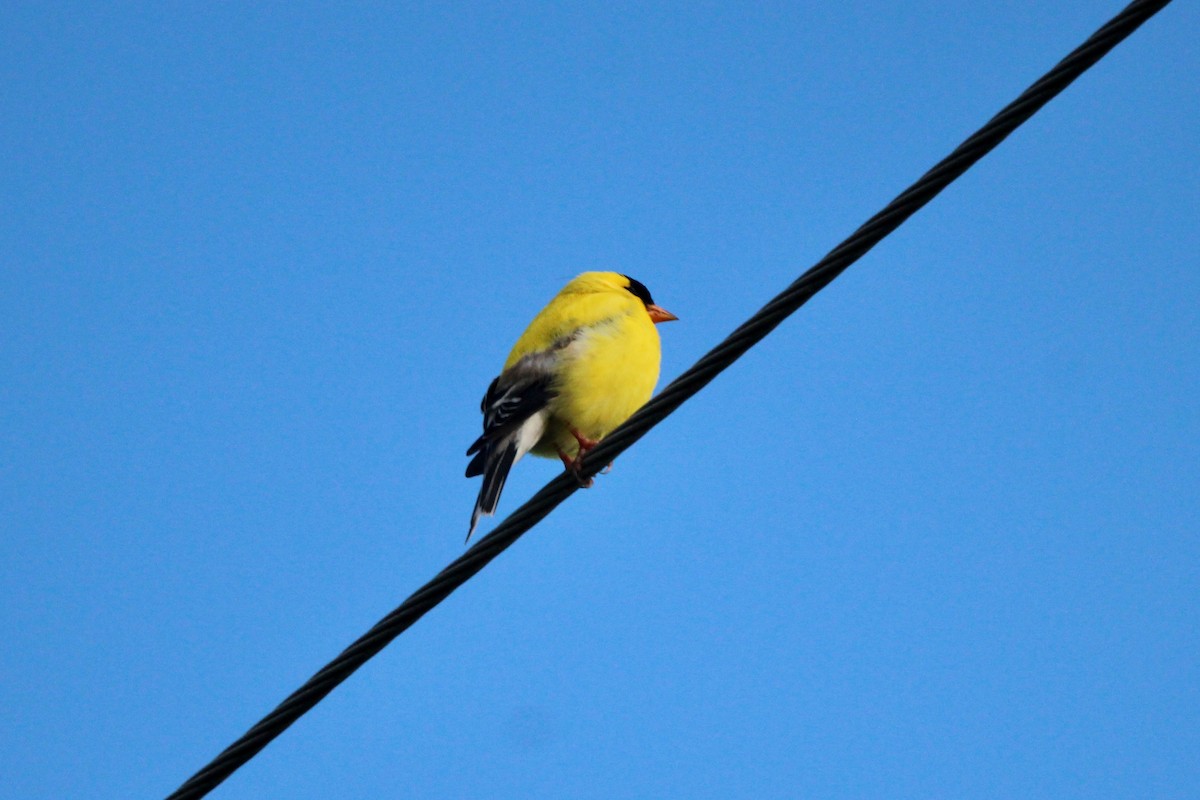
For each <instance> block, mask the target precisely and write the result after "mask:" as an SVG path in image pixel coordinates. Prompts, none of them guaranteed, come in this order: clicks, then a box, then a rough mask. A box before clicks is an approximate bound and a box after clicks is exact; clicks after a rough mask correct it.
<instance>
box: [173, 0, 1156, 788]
mask: <svg viewBox="0 0 1200 800" xmlns="http://www.w3.org/2000/svg"><path fill="white" fill-rule="evenodd" d="M1169 2H1170V0H1135V2H1132V3H1130V4H1129V5H1128V6H1127V7H1126V8H1125V9H1124V10H1123V11H1121V13H1119V14H1117V16H1115V17H1113V18H1112V19H1111V20H1109V21H1108V23H1106V24H1105V25H1104V26H1103V27H1102V28H1100V29H1099V30H1097V31H1096V32H1095V33H1094V34H1092V36H1091V37H1090V38H1089V39H1088V40H1087V41H1086V42H1084V43H1083V44H1082V45H1080V46H1079V47H1077V48H1076V49H1075V50H1074V51H1072V52H1071V53H1070V54H1069V55H1068V56H1067V57H1066V58H1064V59H1063V60H1062V61H1060V62H1059V63H1058V64H1057V65H1056V66H1055V67H1054V68H1053V69H1052V70H1050V71H1049V72H1047V73H1046V74H1045V75H1043V76H1042V77H1041V78H1040V79H1039V80H1038V81H1037V82H1036V83H1034V84H1033V85H1032V86H1030V87H1029V88H1028V89H1026V90H1025V91H1024V92H1023V93H1022V94H1021V96H1020V97H1018V98H1017V99H1016V100H1014V101H1013V102H1011V103H1009V104H1008V105H1007V106H1005V107H1004V109H1003V110H1001V111H1000V113H998V114H997V115H996V116H994V117H992V119H991V120H989V121H988V122H987V124H986V125H984V126H983V127H982V128H980V129H979V130H978V131H976V132H975V133H974V134H972V135H971V136H970V138H968V139H967V140H966V141H964V142H963V143H962V144H961V145H959V146H958V147H957V148H956V149H955V150H954V152H952V153H951V154H950V155H948V156H947V157H946V158H944V159H942V160H941V161H940V162H938V164H937V165H936V166H934V167H933V169H931V170H929V171H928V172H926V173H925V174H924V175H923V176H921V178H920V179H919V180H917V182H916V183H914V184H913V185H912V186H910V187H909V188H907V189H905V190H904V192H902V193H901V194H900V195H899V196H898V197H897V198H896V199H895V200H893V201H892V202H891V203H889V204H888V205H887V206H886V207H885V208H884V209H883V210H882V211H880V212H879V213H878V214H876V215H875V216H873V217H871V218H870V219H869V220H867V221H866V222H865V223H864V224H863V225H862V226H861V227H860V228H859V229H858V230H857V231H855V232H854V233H853V234H852V235H851V236H850V237H849V238H848V239H846V240H845V241H844V242H842V243H841V244H839V245H838V246H837V247H835V248H834V249H833V250H832V251H830V252H829V254H828V255H826V256H825V257H824V258H822V259H821V260H820V261H818V262H817V263H816V265H814V266H813V267H812V268H811V269H809V270H808V271H807V272H805V273H804V274H803V275H801V276H800V277H799V278H798V279H797V280H796V281H795V282H794V283H792V285H791V286H789V287H788V288H787V289H785V290H784V291H783V292H782V293H780V294H779V295H778V296H776V297H775V298H774V299H773V300H771V301H770V302H769V303H767V304H766V305H765V306H763V307H762V308H761V309H760V310H759V311H758V313H756V314H755V315H754V316H752V317H751V318H750V319H749V320H747V321H746V322H745V323H743V324H742V326H741V327H739V328H738V329H737V330H735V331H734V332H733V333H732V334H730V335H729V337H728V338H726V339H725V341H723V342H721V343H720V344H719V345H717V346H716V347H714V348H713V349H712V350H711V351H709V353H708V354H707V355H705V356H704V357H703V358H701V359H700V360H699V361H697V362H696V363H695V364H694V365H693V366H692V367H691V368H690V369H689V370H687V371H686V372H684V373H683V374H682V375H680V376H679V377H678V378H676V379H675V380H674V381H672V382H671V384H670V385H669V386H668V387H667V388H666V389H664V390H663V391H662V393H660V394H659V395H658V396H657V397H655V398H654V399H653V400H651V401H650V402H649V403H647V404H646V405H644V406H643V407H642V408H641V409H640V410H638V412H637V413H636V414H634V415H633V416H632V417H630V418H629V420H627V421H626V422H625V423H624V424H623V425H621V427H619V428H617V430H615V431H613V432H612V433H610V434H609V435H608V436H606V437H605V438H604V440H603V441H602V442H601V443H600V444H599V446H597V447H596V449H594V450H592V451H591V452H590V453H589V454H588V455H587V457H586V458H585V459H584V462H583V466H582V469H581V472H582V474H583V476H585V477H591V476H593V475H595V474H596V473H597V472H598V471H599V470H600V468H601V467H602V466H603V465H605V464H608V463H609V462H611V461H613V460H614V459H615V458H616V457H617V456H618V455H620V454H621V453H623V452H625V450H626V449H628V448H629V447H630V446H631V445H632V444H633V443H634V442H636V441H637V440H638V439H640V438H642V436H644V435H645V434H646V433H647V432H648V431H649V430H650V429H651V428H653V427H654V426H655V425H657V424H658V423H659V422H661V421H662V420H663V419H665V418H666V417H667V416H668V415H669V414H670V413H671V412H672V411H674V410H675V409H676V408H678V407H679V406H680V405H682V404H683V403H684V402H685V401H686V400H687V399H688V398H690V397H691V396H692V395H694V394H696V393H697V392H698V391H700V390H701V389H702V388H704V386H706V385H707V384H708V382H709V381H711V380H712V379H713V378H715V377H716V376H717V375H718V374H720V373H721V372H722V371H723V370H724V369H725V368H726V367H728V366H730V365H731V364H732V363H733V362H734V361H736V360H737V359H738V358H739V357H741V355H742V354H743V353H745V352H746V351H747V350H749V349H750V348H751V347H753V346H754V345H755V344H757V343H758V342H759V341H761V340H762V339H763V338H764V337H765V336H766V335H767V334H768V333H770V332H771V331H772V330H774V329H775V327H776V326H777V325H779V323H781V322H783V320H784V319H786V318H787V317H788V316H789V315H791V314H792V313H793V312H794V311H796V310H797V309H798V308H800V306H802V305H804V304H805V303H807V302H808V301H809V299H811V298H812V296H813V295H815V294H816V293H817V292H819V291H820V290H821V289H823V288H825V287H826V286H827V285H829V283H830V282H832V281H833V279H834V278H836V277H837V276H838V275H840V274H841V273H842V272H843V271H844V270H845V269H846V268H847V267H849V266H850V265H851V264H853V263H854V262H855V261H857V260H858V259H859V258H861V257H862V256H863V255H864V254H866V253H867V251H869V250H870V249H871V248H872V247H874V246H875V245H876V244H878V243H879V242H880V241H881V240H882V239H883V238H884V237H885V236H887V235H888V234H890V233H891V232H892V231H894V230H895V229H896V228H898V227H899V226H900V225H901V224H902V223H903V222H904V221H905V220H906V219H908V218H909V217H910V216H912V215H913V214H914V213H916V212H917V211H918V210H919V209H920V208H921V207H922V206H924V205H925V204H926V203H928V202H929V201H930V200H932V199H933V198H934V197H936V196H937V194H938V193H939V192H941V191H942V189H945V188H946V187H947V186H949V185H950V183H951V182H952V181H954V180H955V179H956V178H958V177H959V176H960V175H962V174H963V173H964V172H966V171H967V169H969V168H970V167H971V166H972V165H973V164H975V162H977V161H979V159H981V158H983V157H984V156H985V155H987V154H988V153H989V152H990V151H991V150H992V149H993V148H994V147H995V146H996V145H998V144H1000V142H1001V141H1003V140H1004V139H1005V137H1007V136H1008V135H1009V134H1010V133H1012V132H1013V131H1014V130H1016V129H1017V128H1018V127H1019V126H1020V125H1021V124H1022V123H1024V122H1025V121H1026V120H1027V119H1029V118H1030V117H1031V116H1033V115H1034V114H1035V113H1036V112H1037V111H1038V110H1039V109H1040V108H1041V107H1042V106H1044V105H1045V104H1046V103H1048V102H1049V101H1050V100H1051V99H1053V98H1054V97H1055V96H1056V95H1058V93H1059V92H1061V91H1062V90H1063V89H1065V88H1066V87H1067V86H1068V85H1070V83H1071V82H1072V81H1074V80H1075V79H1076V78H1078V77H1079V76H1080V75H1082V74H1083V73H1084V72H1086V71H1087V69H1088V68H1089V67H1091V66H1092V65H1093V64H1095V63H1096V62H1097V61H1099V60H1100V59H1101V58H1102V57H1104V55H1105V54H1107V53H1108V51H1110V50H1111V49H1112V48H1114V47H1116V46H1117V44H1119V43H1120V42H1121V41H1122V40H1124V39H1125V37H1127V36H1129V34H1131V33H1133V31H1135V30H1136V29H1137V28H1138V27H1139V26H1140V25H1141V24H1142V23H1143V22H1145V21H1146V20H1148V19H1149V18H1150V17H1152V16H1154V15H1155V14H1156V13H1158V12H1159V11H1160V10H1162V9H1163V8H1164V7H1165V6H1166V5H1167V4H1168V3H1169ZM578 488H579V484H578V483H577V482H576V480H575V478H574V477H571V476H568V475H567V474H566V473H565V472H564V473H562V474H560V475H559V476H558V477H556V478H555V479H554V480H552V481H550V482H549V483H548V484H546V485H545V486H544V487H542V489H541V490H540V491H539V492H538V493H537V494H535V495H534V496H533V497H532V498H530V499H529V500H528V501H527V502H526V503H525V504H524V505H523V506H521V507H520V508H518V509H517V510H516V511H514V512H513V513H512V514H511V515H509V517H508V518H507V519H505V520H504V522H502V523H500V525H498V526H497V527H496V528H495V530H493V531H492V532H491V533H489V534H488V535H487V536H485V537H483V538H482V539H480V540H479V541H478V542H477V543H476V544H475V546H474V547H472V548H471V549H470V550H468V551H467V552H465V553H464V554H463V555H461V556H460V557H459V558H457V559H455V561H454V562H453V563H451V564H450V565H449V566H447V567H446V568H445V569H443V570H442V571H441V572H439V573H438V574H437V576H436V577H435V578H434V579H433V580H431V581H430V582H429V583H427V584H425V585H424V586H422V587H421V588H420V589H418V590H417V591H416V592H414V593H413V594H412V596H410V597H409V598H408V599H407V600H405V601H404V602H403V603H401V604H400V606H399V607H398V608H397V609H396V610H395V611H393V612H392V613H390V614H388V615H387V616H386V617H384V618H383V619H382V620H380V621H379V622H378V623H376V624H375V626H374V627H373V628H371V629H370V630H369V631H367V633H365V634H363V636H362V637H360V638H359V639H358V641H356V642H354V644H352V645H350V646H349V647H348V648H346V649H345V650H344V651H343V652H342V653H341V655H339V656H338V657H337V658H335V659H334V660H333V661H331V662H330V663H329V664H327V665H326V666H325V667H324V668H322V669H321V671H320V672H318V673H317V674H316V675H313V676H312V678H310V679H309V680H308V682H307V683H305V684H304V685H303V686H301V687H300V688H299V689H297V690H296V691H295V692H294V693H293V694H292V695H291V696H290V697H288V698H287V699H286V700H284V701H283V702H282V703H280V704H279V706H278V707H277V708H276V709H275V710H274V711H272V712H271V713H270V714H268V715H267V716H266V717H264V718H263V719H262V720H261V721H259V722H258V723H257V724H256V725H254V727H252V728H251V729H250V730H248V731H247V732H246V733H245V734H244V735H243V736H242V737H241V738H240V739H238V740H237V741H236V742H234V743H233V744H232V745H230V746H229V747H228V748H226V749H225V750H224V751H223V752H222V753H221V754H220V755H218V756H217V757H216V758H215V759H213V761H212V762H211V763H209V764H208V765H207V766H206V767H204V768H203V769H201V770H200V771H199V772H197V773H196V774H195V775H193V776H192V777H191V778H189V779H188V780H187V782H185V783H184V784H183V785H182V786H180V787H179V788H178V789H177V790H176V791H175V792H174V793H173V794H171V795H170V796H169V797H168V798H167V800H184V799H185V798H186V799H187V800H195V798H200V797H203V796H204V795H206V794H208V793H209V792H210V791H212V789H214V788H215V787H216V786H217V785H218V784H220V783H221V782H222V781H223V780H225V779H226V778H228V777H229V776H230V775H231V774H232V773H233V772H234V771H235V770H237V769H238V768H239V767H241V766H242V765H243V764H245V763H246V762H247V761H249V760H250V759H251V758H253V757H254V756H255V755H256V754H257V753H258V752H259V751H260V750H262V749H263V748H264V747H266V746H267V744H269V743H270V742H271V741H272V740H273V739H274V738H275V737H276V736H278V735H279V734H281V733H283V731H284V730H286V729H287V728H288V726H289V725H291V724H292V723H293V722H295V721H296V720H297V719H299V718H300V717H301V716H302V715H304V714H305V713H306V712H307V711H308V710H309V709H311V708H312V707H313V706H315V705H316V704H317V703H319V702H320V701H321V699H322V698H324V697H325V695H327V694H329V693H330V692H331V691H333V689H334V688H336V687H337V686H338V684H340V683H341V682H342V681H344V680H345V679H346V678H348V677H350V675H351V674H352V673H353V672H354V671H355V670H356V669H358V668H359V667H361V666H362V665H363V664H365V663H366V662H367V661H368V660H369V659H370V658H371V657H372V656H374V655H375V654H376V653H378V652H379V651H380V650H382V649H383V648H384V647H386V646H387V645H388V643H389V642H391V641H392V640H393V639H395V638H396V637H397V636H399V635H400V634H401V633H403V632H404V631H405V630H407V629H408V628H409V626H411V625H412V624H413V623H414V622H416V621H417V620H418V619H420V618H421V617H422V616H424V615H425V613H426V612H427V611H429V610H430V609H431V608H433V607H434V606H436V605H437V604H438V603H440V602H441V601H442V600H444V599H446V597H447V596H449V595H450V593H451V592H453V591H454V590H455V589H457V588H458V587H459V586H461V585H462V584H464V583H465V582H466V581H467V580H469V579H470V578H471V577H472V576H473V575H475V573H477V572H479V571H480V570H481V569H483V568H484V567H485V566H486V565H487V564H488V562H490V561H491V560H492V559H494V558H495V557H496V556H498V555H500V553H502V552H504V551H505V550H506V549H507V548H508V547H509V545H511V544H512V543H513V542H515V541H516V540H517V539H518V538H520V536H521V535H522V534H524V533H525V532H526V531H527V530H529V529H530V528H532V527H533V526H534V525H536V524H537V523H538V522H539V521H541V520H542V519H543V518H544V517H545V516H546V515H547V514H549V513H550V512H551V511H552V510H554V508H555V507H556V506H557V505H558V504H559V503H561V502H562V501H563V500H565V499H567V497H569V496H570V495H571V494H573V493H574V492H575V490H576V489H578Z"/></svg>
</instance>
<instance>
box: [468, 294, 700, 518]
mask: <svg viewBox="0 0 1200 800" xmlns="http://www.w3.org/2000/svg"><path fill="white" fill-rule="evenodd" d="M673 319H678V317H676V316H675V315H674V314H672V313H671V312H669V311H667V310H666V309H664V308H661V307H659V306H657V305H655V303H654V300H653V299H652V298H651V297H650V291H649V290H648V289H647V288H646V287H645V285H644V284H642V283H641V282H640V281H636V280H634V279H633V278H630V277H629V276H627V275H621V274H619V273H616V272H585V273H583V274H582V275H579V276H578V277H576V278H575V279H574V280H572V281H571V282H570V283H568V284H567V285H566V286H564V287H563V288H562V291H560V292H559V293H558V294H557V295H555V297H554V299H553V300H551V301H550V303H549V304H548V305H547V306H546V307H545V308H543V309H542V310H541V312H540V313H538V315H537V316H536V317H534V318H533V322H531V323H529V327H528V328H526V330H525V333H523V334H521V338H520V339H517V343H516V345H514V346H513V349H512V352H511V353H509V354H508V359H507V360H506V361H505V362H504V368H503V370H501V372H500V374H499V375H498V376H497V377H496V378H495V379H494V380H493V381H492V384H491V386H489V387H488V390H487V393H486V394H485V395H484V396H483V402H482V403H481V404H480V408H481V410H482V411H483V435H482V436H480V437H479V438H478V439H476V440H475V444H473V445H471V448H470V449H469V450H467V455H474V456H475V457H474V458H472V459H471V463H470V464H468V465H467V477H468V478H472V477H474V476H476V475H482V476H483V486H481V487H480V489H479V498H478V499H477V500H476V501H475V510H474V511H473V512H472V513H471V528H470V530H469V531H467V541H470V540H471V534H472V533H474V532H475V526H476V525H477V524H478V523H479V518H480V517H481V516H484V515H488V516H490V515H492V514H494V513H496V505H497V503H499V501H500V492H501V490H503V489H504V481H505V479H506V478H507V477H508V471H509V470H510V469H512V466H513V464H515V463H516V462H517V460H518V459H520V458H521V456H523V455H525V454H526V453H530V452H532V453H533V454H534V455H535V456H545V457H549V458H552V457H554V456H556V455H557V456H558V457H559V458H561V459H562V461H563V464H564V465H566V467H567V469H568V470H569V471H571V472H572V473H574V474H575V476H576V478H579V466H580V462H581V461H582V459H583V456H584V455H585V454H586V453H587V452H588V451H589V450H591V449H592V448H593V447H595V446H596V445H597V444H599V443H600V439H602V438H604V437H605V436H606V435H608V434H609V433H610V432H611V431H612V430H613V429H614V428H616V427H617V426H618V425H620V424H621V423H622V422H624V421H625V420H627V419H629V417H630V415H632V414H633V412H634V411H637V410H638V408H640V407H641V406H642V405H643V404H644V403H645V402H646V401H647V400H649V399H650V395H651V394H652V393H653V392H654V385H655V384H656V383H658V369H659V362H660V361H661V359H662V352H661V349H660V346H659V340H658V330H657V329H656V328H655V327H654V326H655V324H657V323H659V322H668V321H670V320H673ZM581 483H583V482H582V480H581ZM584 485H588V486H590V485H591V483H590V481H589V482H587V483H586V484H584Z"/></svg>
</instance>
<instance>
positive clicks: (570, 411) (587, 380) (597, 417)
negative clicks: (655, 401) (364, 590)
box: [534, 307, 661, 457]
mask: <svg viewBox="0 0 1200 800" xmlns="http://www.w3.org/2000/svg"><path fill="white" fill-rule="evenodd" d="M570 353H571V355H569V356H568V361H567V362H566V363H565V365H564V368H563V370H562V372H561V373H560V376H559V381H558V383H557V387H556V388H557V389H558V396H557V397H556V398H555V399H554V400H553V401H552V402H551V418H550V422H551V424H550V426H549V427H548V429H547V431H546V435H545V436H543V438H542V441H541V442H539V443H538V446H537V447H536V448H535V449H534V452H535V453H537V454H538V455H547V456H552V455H555V454H556V453H557V451H559V450H562V451H563V452H565V453H566V454H567V455H569V456H572V457H573V456H574V455H575V454H576V453H577V452H578V449H579V447H578V442H577V441H576V439H575V437H574V436H573V435H572V434H571V432H570V430H569V429H570V428H574V429H575V430H576V431H578V432H579V433H581V434H583V435H584V436H586V437H587V438H589V439H602V438H603V437H605V436H607V435H608V434H609V433H610V432H612V430H613V429H614V428H616V427H617V426H618V425H620V424H621V423H622V422H624V421H625V420H627V419H629V417H630V415H631V414H633V412H634V411H637V410H638V409H639V408H641V407H642V406H643V405H644V404H645V403H646V401H647V400H649V399H650V396H651V395H652V394H653V393H654V386H655V384H657V383H658V371H659V364H660V360H661V348H660V345H659V339H658V331H657V330H656V329H655V327H654V323H653V322H651V321H650V318H649V317H648V316H647V315H646V313H645V311H644V310H643V309H642V308H640V307H639V308H637V309H635V310H634V312H631V313H629V314H627V315H624V316H622V317H617V318H615V319H613V320H612V321H610V322H608V323H606V324H600V325H596V326H595V327H593V328H590V329H589V330H588V331H587V332H586V333H585V334H583V336H582V337H581V341H580V342H579V343H578V346H577V347H576V346H572V347H571V348H570Z"/></svg>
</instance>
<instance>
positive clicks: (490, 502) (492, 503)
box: [467, 439, 517, 542]
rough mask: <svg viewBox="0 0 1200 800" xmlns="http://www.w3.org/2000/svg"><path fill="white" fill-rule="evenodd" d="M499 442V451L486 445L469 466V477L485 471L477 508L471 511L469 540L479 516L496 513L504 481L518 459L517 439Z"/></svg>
mask: <svg viewBox="0 0 1200 800" xmlns="http://www.w3.org/2000/svg"><path fill="white" fill-rule="evenodd" d="M499 444H501V445H502V447H501V449H500V450H499V452H495V451H494V450H493V448H491V447H485V448H484V449H483V450H482V451H481V452H480V453H479V455H477V456H475V458H474V459H472V460H471V464H470V466H468V467H467V477H471V475H472V474H475V475H478V474H480V472H482V473H483V485H482V486H480V487H479V497H478V498H477V499H476V500H475V510H474V511H472V512H471V528H470V530H468V531H467V541H468V542H469V541H471V534H473V533H474V532H475V526H476V525H478V524H479V518H480V517H482V516H485V515H486V516H491V515H492V514H495V513H496V506H497V505H499V503H500V492H502V491H503V490H504V482H505V481H506V480H508V471H509V470H511V469H512V465H513V462H515V461H516V460H517V442H516V440H515V439H510V440H509V441H507V442H500V443H499ZM476 467H478V468H479V471H478V472H475V473H472V472H471V470H472V469H473V468H476Z"/></svg>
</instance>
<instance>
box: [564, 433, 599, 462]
mask: <svg viewBox="0 0 1200 800" xmlns="http://www.w3.org/2000/svg"><path fill="white" fill-rule="evenodd" d="M570 431H571V435H572V436H574V437H575V441H577V442H579V457H580V458H583V455H584V453H586V452H587V451H589V450H591V449H592V448H593V447H595V446H596V445H598V444H600V440H599V439H589V438H588V437H586V436H584V435H583V434H582V433H580V432H579V431H577V430H575V429H574V428H570Z"/></svg>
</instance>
